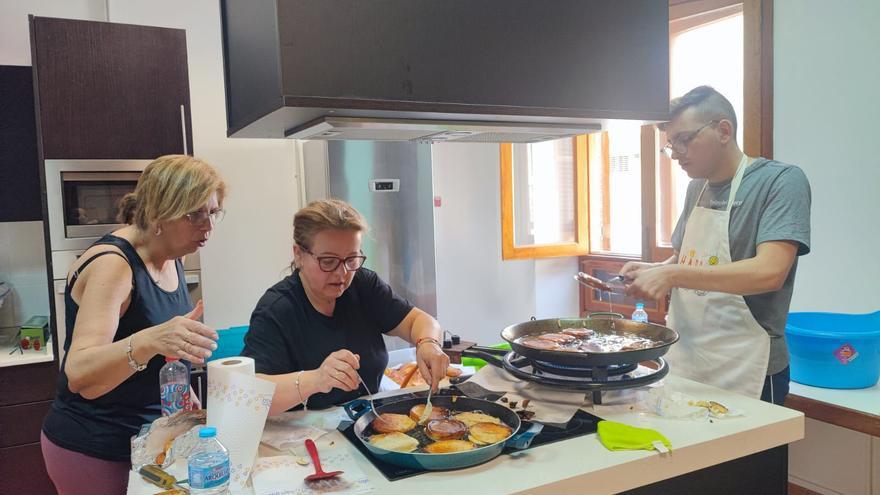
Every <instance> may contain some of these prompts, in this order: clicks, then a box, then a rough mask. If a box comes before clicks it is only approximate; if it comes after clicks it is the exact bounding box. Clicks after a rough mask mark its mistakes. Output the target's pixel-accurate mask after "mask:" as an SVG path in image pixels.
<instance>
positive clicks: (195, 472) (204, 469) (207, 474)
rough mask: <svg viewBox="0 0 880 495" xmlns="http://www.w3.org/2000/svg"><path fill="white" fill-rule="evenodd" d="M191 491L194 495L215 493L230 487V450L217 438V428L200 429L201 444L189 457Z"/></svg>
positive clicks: (213, 494)
mask: <svg viewBox="0 0 880 495" xmlns="http://www.w3.org/2000/svg"><path fill="white" fill-rule="evenodd" d="M187 464H188V469H189V487H190V490H189V492H190V493H191V494H192V495H215V494H220V493H227V490H228V489H229V451H228V450H226V447H224V446H223V444H222V443H220V440H217V428H214V427H213V426H204V427H202V429H200V430H199V444H198V445H197V446H196V448H195V450H194V451H193V453H192V454H190V456H189V458H188V459H187Z"/></svg>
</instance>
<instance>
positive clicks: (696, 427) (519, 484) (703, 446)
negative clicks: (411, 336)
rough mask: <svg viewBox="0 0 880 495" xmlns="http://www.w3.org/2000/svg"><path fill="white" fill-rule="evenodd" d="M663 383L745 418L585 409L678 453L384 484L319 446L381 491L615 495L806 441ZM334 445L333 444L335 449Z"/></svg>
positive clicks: (763, 417) (137, 486)
mask: <svg viewBox="0 0 880 495" xmlns="http://www.w3.org/2000/svg"><path fill="white" fill-rule="evenodd" d="M664 382H665V384H666V385H667V386H669V387H674V389H675V390H676V391H680V392H683V393H686V394H688V395H691V396H693V397H696V398H700V399H711V400H715V401H718V402H722V403H724V404H725V405H727V406H728V407H730V408H731V409H737V410H741V411H742V412H743V413H744V414H745V415H744V416H742V417H736V418H728V419H723V420H718V419H716V420H714V421H713V422H711V423H709V422H696V421H688V420H677V419H668V418H662V417H659V416H656V415H654V414H652V413H647V412H633V411H625V412H621V411H614V410H611V409H610V408H609V409H606V408H602V409H601V410H600V411H598V412H594V411H593V410H592V408H591V406H587V407H586V408H585V410H587V411H588V412H592V413H594V414H596V415H597V416H600V417H602V418H603V419H608V420H613V421H619V422H622V423H627V424H630V425H634V426H639V427H644V428H654V429H656V430H658V431H660V432H661V433H663V434H664V435H665V436H666V437H667V438H668V439H669V440H670V441H671V443H672V445H673V449H674V450H673V451H672V452H671V453H669V454H663V455H661V454H658V453H656V452H647V451H626V452H611V451H609V450H607V449H606V448H605V447H604V446H602V444H601V443H600V442H599V440H598V438H597V436H596V435H595V434H592V435H585V436H581V437H577V438H572V439H569V440H564V441H560V442H556V443H553V444H549V445H543V446H539V447H535V448H532V449H529V450H526V451H523V452H521V453H518V454H514V455H500V456H498V457H496V458H495V459H493V460H491V461H489V462H487V463H485V464H482V465H479V466H475V467H471V468H466V469H460V470H455V471H446V472H431V473H426V474H422V475H419V476H414V477H412V478H407V479H403V480H399V481H395V482H390V481H388V480H387V479H385V477H384V476H383V475H382V474H381V473H380V472H379V471H378V470H376V468H374V467H373V465H372V464H371V463H370V461H369V460H367V459H366V458H365V457H364V456H363V455H362V454H361V453H360V451H358V450H357V448H355V447H354V446H353V445H351V444H350V443H349V442H348V440H347V439H345V437H343V436H342V434H341V433H339V432H338V431H332V432H330V433H329V434H327V435H324V436H322V437H321V438H319V439H318V442H317V445H318V449H319V451H320V450H321V449H322V448H334V449H339V448H343V449H348V450H349V451H350V452H351V455H352V456H353V457H354V459H355V461H356V462H357V465H358V467H360V468H361V470H362V471H363V472H364V473H366V475H367V476H368V477H369V478H370V482H371V483H372V484H373V486H374V488H375V491H374V492H373V493H376V494H382V495H385V494H389V495H394V494H406V495H411V494H412V493H418V494H419V495H428V494H435V493H436V494H443V495H449V494H451V493H485V494H494V493H528V494H553V495H558V494H560V493H581V492H582V491H583V487H584V486H589V487H590V493H595V494H600V493H616V492H620V491H623V490H628V489H632V488H636V487H640V486H644V485H647V484H650V483H654V482H656V481H660V480H664V479H668V478H671V477H674V476H678V475H681V474H685V473H689V472H692V471H696V470H699V469H703V468H705V467H709V466H713V465H716V464H720V463H723V462H726V461H729V460H733V459H736V458H739V457H742V456H746V455H750V454H754V453H757V452H761V451H764V450H767V449H771V448H774V447H778V446H780V445H785V444H788V443H791V442H794V441H797V440H800V439H802V438H803V436H804V416H803V414H802V413H800V412H799V411H795V410H792V409H787V408H784V407H779V406H774V405H772V404H768V403H765V402H761V401H758V400H755V399H750V398H747V397H744V396H741V395H737V394H735V393H731V392H725V391H722V390H719V389H717V388H714V387H711V386H708V385H703V384H700V383H696V382H693V381H690V380H686V379H683V378H678V377H674V376H669V377H667V378H666V379H665V380H664ZM623 409H626V408H623ZM331 442H333V446H330V443H331ZM260 452H261V455H279V454H278V453H277V452H276V453H272V452H274V449H271V448H270V447H266V446H263V445H261V450H260ZM326 467H327V466H325V468H326ZM184 469H185V468H184ZM172 473H174V470H172ZM587 484H589V485H587ZM159 491H160V490H159V489H157V488H156V487H154V486H152V485H149V484H147V483H146V482H144V481H143V480H141V479H140V477H139V476H137V475H134V474H133V475H132V476H131V477H130V479H129V490H128V493H129V494H132V495H140V494H144V495H146V494H154V493H157V492H159Z"/></svg>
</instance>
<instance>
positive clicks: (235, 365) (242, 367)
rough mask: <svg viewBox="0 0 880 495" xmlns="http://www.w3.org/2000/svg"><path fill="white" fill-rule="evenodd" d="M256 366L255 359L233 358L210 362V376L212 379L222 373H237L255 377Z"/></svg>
mask: <svg viewBox="0 0 880 495" xmlns="http://www.w3.org/2000/svg"><path fill="white" fill-rule="evenodd" d="M255 369H256V364H255V363H254V360H253V358H249V357H244V356H233V357H228V358H225V359H215V360H213V361H208V376H209V377H212V376H215V375H219V374H222V373H229V372H236V373H244V374H246V375H248V376H254V372H255V371H254V370H255Z"/></svg>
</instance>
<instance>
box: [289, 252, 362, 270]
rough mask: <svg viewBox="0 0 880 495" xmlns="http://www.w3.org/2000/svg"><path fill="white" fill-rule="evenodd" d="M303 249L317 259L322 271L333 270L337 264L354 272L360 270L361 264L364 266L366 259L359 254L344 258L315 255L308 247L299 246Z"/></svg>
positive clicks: (337, 266)
mask: <svg viewBox="0 0 880 495" xmlns="http://www.w3.org/2000/svg"><path fill="white" fill-rule="evenodd" d="M300 248H302V250H303V251H305V252H307V253H309V254H311V255H312V256H314V258H315V259H316V260H318V267H319V268H320V269H321V271H324V272H333V271H336V269H337V268H339V265H342V266H344V267H345V269H346V271H349V272H355V271H358V270H360V268H361V267H362V266H364V262H366V261H367V257H366V256H364V255H362V254H359V255H357V256H348V257H345V258H340V257H339V256H317V255H316V254H315V253H313V252H311V251H310V250H309V249H308V248H304V247H302V246H300Z"/></svg>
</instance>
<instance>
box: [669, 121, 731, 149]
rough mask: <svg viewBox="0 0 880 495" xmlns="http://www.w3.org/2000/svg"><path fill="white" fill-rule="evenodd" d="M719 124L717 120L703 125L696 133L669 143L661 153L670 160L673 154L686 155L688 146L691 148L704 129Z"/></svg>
mask: <svg viewBox="0 0 880 495" xmlns="http://www.w3.org/2000/svg"><path fill="white" fill-rule="evenodd" d="M718 122H719V121H717V120H710V121H709V122H706V123H705V124H703V126H702V127H700V128H699V129H697V130H696V131H694V132H689V133H687V134H685V135H684V136H678V137H677V138H675V139H674V140H672V141H669V142H667V143H666V146H664V147H662V148H660V151H661V152H663V153H666V156H668V157H669V158H672V154H673V153H675V154H677V155H686V154H687V152H688V146H690V144H691V141H693V140H694V139H695V138H696V137H697V136H698V135H699V134H700V133H701V132H703V129H705V128H707V127H709V126H710V125H715V124H717V123H718Z"/></svg>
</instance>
